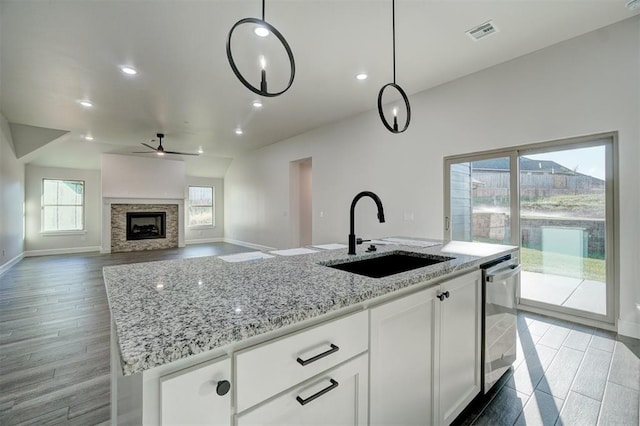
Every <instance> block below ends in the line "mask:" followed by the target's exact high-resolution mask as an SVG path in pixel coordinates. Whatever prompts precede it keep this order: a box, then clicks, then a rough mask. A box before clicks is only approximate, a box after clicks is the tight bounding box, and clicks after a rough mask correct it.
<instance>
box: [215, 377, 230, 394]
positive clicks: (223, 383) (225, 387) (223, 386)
mask: <svg viewBox="0 0 640 426" xmlns="http://www.w3.org/2000/svg"><path fill="white" fill-rule="evenodd" d="M230 389H231V383H230V382H229V381H228V380H220V381H219V382H218V384H217V385H216V393H217V394H218V395H220V396H223V395H226V394H227V393H229V390H230Z"/></svg>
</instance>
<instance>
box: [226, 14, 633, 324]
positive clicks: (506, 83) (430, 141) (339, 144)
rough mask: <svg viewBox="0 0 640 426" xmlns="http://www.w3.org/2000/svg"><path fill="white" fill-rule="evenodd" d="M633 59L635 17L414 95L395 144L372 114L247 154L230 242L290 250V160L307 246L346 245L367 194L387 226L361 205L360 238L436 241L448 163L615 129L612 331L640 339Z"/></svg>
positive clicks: (231, 181) (237, 172)
mask: <svg viewBox="0 0 640 426" xmlns="http://www.w3.org/2000/svg"><path fill="white" fill-rule="evenodd" d="M639 56H640V18H639V17H634V18H631V19H629V20H626V21H623V22H621V23H618V24H616V25H612V26H610V27H606V28H603V29H601V30H598V31H595V32H592V33H589V34H586V35H584V36H581V37H578V38H575V39H572V40H568V41H566V42H563V43H560V44H557V45H555V46H551V47H549V48H546V49H543V50H540V51H538V52H535V53H532V54H529V55H526V56H524V57H521V58H518V59H515V60H513V61H509V62H506V63H504V64H500V65H498V66H495V67H492V68H490V69H487V70H484V71H481V72H478V73H475V74H473V75H470V76H467V77H465V78H462V79H459V80H456V81H453V82H451V83H448V84H445V85H442V86H439V87H436V88H434V89H431V90H428V91H425V92H422V93H419V94H417V95H414V96H412V97H411V107H412V122H411V125H410V127H409V129H408V130H407V131H406V132H405V133H403V134H401V135H393V134H391V133H389V132H388V131H387V130H386V129H385V128H384V127H383V125H382V123H381V122H380V121H379V118H378V115H377V111H376V110H373V109H372V110H371V111H370V112H368V113H365V114H362V115H359V116H356V117H354V118H351V119H348V120H345V121H343V122H340V123H335V124H332V125H330V126H325V127H323V128H320V129H316V130H314V131H311V132H308V133H306V134H303V135H300V136H297V137H294V138H292V139H289V140H286V141H282V142H279V143H277V144H274V145H271V146H269V147H266V148H264V149H261V150H258V151H254V152H252V153H249V154H248V155H246V156H244V157H241V158H238V159H237V160H235V161H234V162H233V163H232V164H231V166H230V167H229V169H228V171H227V174H226V176H225V185H226V196H225V217H226V226H225V237H227V238H230V239H234V240H240V241H249V242H253V243H257V244H261V245H266V246H274V247H278V248H284V247H286V246H287V245H288V242H289V241H290V235H289V233H290V228H289V225H288V209H289V198H288V197H289V192H288V191H287V189H288V188H289V180H288V179H289V162H290V161H293V160H296V159H300V158H306V157H312V158H313V241H314V243H327V242H339V241H340V242H345V241H346V238H347V234H348V231H349V220H348V218H349V206H350V203H351V200H352V199H353V196H354V195H355V194H356V193H358V192H359V191H362V190H371V191H373V192H375V193H377V194H378V195H379V196H380V197H381V199H382V201H383V204H384V207H385V215H386V220H387V222H386V223H385V224H379V223H377V221H376V215H375V206H374V204H373V202H372V201H371V200H368V199H362V200H361V201H360V203H359V204H358V208H357V210H358V211H357V214H356V234H357V235H359V236H362V237H379V236H384V235H413V236H425V237H426V236H429V237H436V238H441V237H442V235H443V197H444V196H443V157H444V156H448V155H453V154H462V153H469V152H475V151H482V150H488V149H493V148H500V147H510V146H515V145H523V144H530V143H535V142H542V141H550V140H557V139H562V138H566V137H572V136H579V135H588V134H595V133H601V132H607V131H614V130H617V131H618V132H619V152H620V156H619V172H620V181H619V182H618V183H619V191H620V222H619V224H620V229H621V230H622V231H621V235H620V253H619V259H620V264H621V271H620V293H621V294H620V323H619V325H620V330H621V332H624V333H625V334H634V332H635V333H637V334H638V335H637V336H636V337H640V285H639V278H638V277H640V267H639V266H638V265H640V258H639V257H638V253H640V220H638V218H639V217H640V214H639V210H640V207H639V204H640V202H639V199H640V190H639V188H640V185H638V182H640V167H638V164H639V163H640V149H639V145H640V141H639V138H640V129H639V122H640V106H639V103H640V86H639V76H640V57H639ZM375 90H378V89H375ZM371 102H372V107H375V97H374V96H372V98H371ZM321 213H322V217H321ZM405 213H408V215H407V217H408V218H410V217H411V213H413V220H407V221H405V220H404V217H405Z"/></svg>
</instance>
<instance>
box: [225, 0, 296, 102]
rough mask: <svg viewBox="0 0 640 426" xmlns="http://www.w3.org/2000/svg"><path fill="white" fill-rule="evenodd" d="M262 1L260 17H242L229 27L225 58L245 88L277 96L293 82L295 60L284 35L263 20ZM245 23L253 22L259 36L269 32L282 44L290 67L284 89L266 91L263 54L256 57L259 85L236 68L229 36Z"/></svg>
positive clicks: (269, 95)
mask: <svg viewBox="0 0 640 426" xmlns="http://www.w3.org/2000/svg"><path fill="white" fill-rule="evenodd" d="M264 2H265V0H262V19H258V18H244V19H241V20H239V21H238V22H236V23H235V24H234V25H233V27H231V31H229V35H228V37H227V59H229V65H231V69H232V70H233V73H234V74H235V75H236V77H238V80H240V82H241V83H242V84H243V85H244V86H245V87H246V88H247V89H249V90H251V91H252V92H253V93H256V94H258V95H261V96H266V97H274V96H279V95H281V94H283V93H284V92H286V91H287V90H289V88H290V87H291V85H292V84H293V79H294V77H295V75H296V63H295V61H294V59H293V52H292V51H291V47H289V43H287V40H285V38H284V36H283V35H282V34H281V33H280V31H278V30H277V29H276V28H275V27H274V26H273V25H271V24H269V23H268V22H267V21H265V20H264ZM245 24H255V25H257V27H256V29H255V31H254V32H255V33H256V35H257V36H259V37H266V36H268V35H269V34H273V35H274V36H275V37H276V38H277V39H278V40H279V41H280V43H281V44H282V46H283V47H284V49H285V50H286V52H287V56H288V57H289V65H290V69H291V77H290V78H289V84H287V87H285V88H284V90H282V91H280V92H269V91H268V88H267V71H266V60H265V57H264V56H260V57H259V58H258V61H259V63H260V66H261V70H260V78H259V81H260V85H259V87H256V86H253V85H252V84H251V83H249V81H248V80H247V79H246V78H244V76H243V75H242V74H241V73H240V71H239V70H238V67H237V66H236V63H235V61H234V60H233V54H232V52H231V36H232V35H233V32H234V31H235V29H236V28H238V27H239V26H241V25H245ZM256 80H258V78H257V76H256Z"/></svg>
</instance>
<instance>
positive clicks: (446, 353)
mask: <svg viewBox="0 0 640 426" xmlns="http://www.w3.org/2000/svg"><path fill="white" fill-rule="evenodd" d="M481 280H482V276H481V273H480V272H479V271H478V272H474V273H471V274H467V275H463V276H461V277H458V278H454V279H453V280H450V281H447V282H446V283H444V284H442V285H441V286H440V295H445V298H444V300H442V302H441V303H438V305H439V306H438V308H439V311H440V313H439V319H440V326H439V331H440V338H439V341H438V355H439V356H438V358H439V359H438V360H437V361H438V362H436V364H435V365H436V370H435V371H436V372H438V377H437V378H436V392H437V394H438V397H439V398H438V400H439V406H438V412H439V415H438V420H437V423H438V424H449V423H451V422H452V421H453V420H454V419H455V418H456V417H457V416H458V414H460V412H462V410H463V409H464V408H465V407H466V406H467V405H468V404H469V403H470V402H471V400H472V399H473V398H474V397H475V396H476V395H477V394H478V393H479V392H480V383H481V382H480V380H481V377H480V368H481V359H480V345H481V328H480V327H481V313H482V306H481V303H482V282H481ZM441 297H442V296H441Z"/></svg>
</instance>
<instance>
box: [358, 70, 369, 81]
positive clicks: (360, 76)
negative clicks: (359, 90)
mask: <svg viewBox="0 0 640 426" xmlns="http://www.w3.org/2000/svg"><path fill="white" fill-rule="evenodd" d="M367 77H369V76H368V75H367V74H365V73H363V72H361V73H360V74H356V79H358V80H366V79H367Z"/></svg>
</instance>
